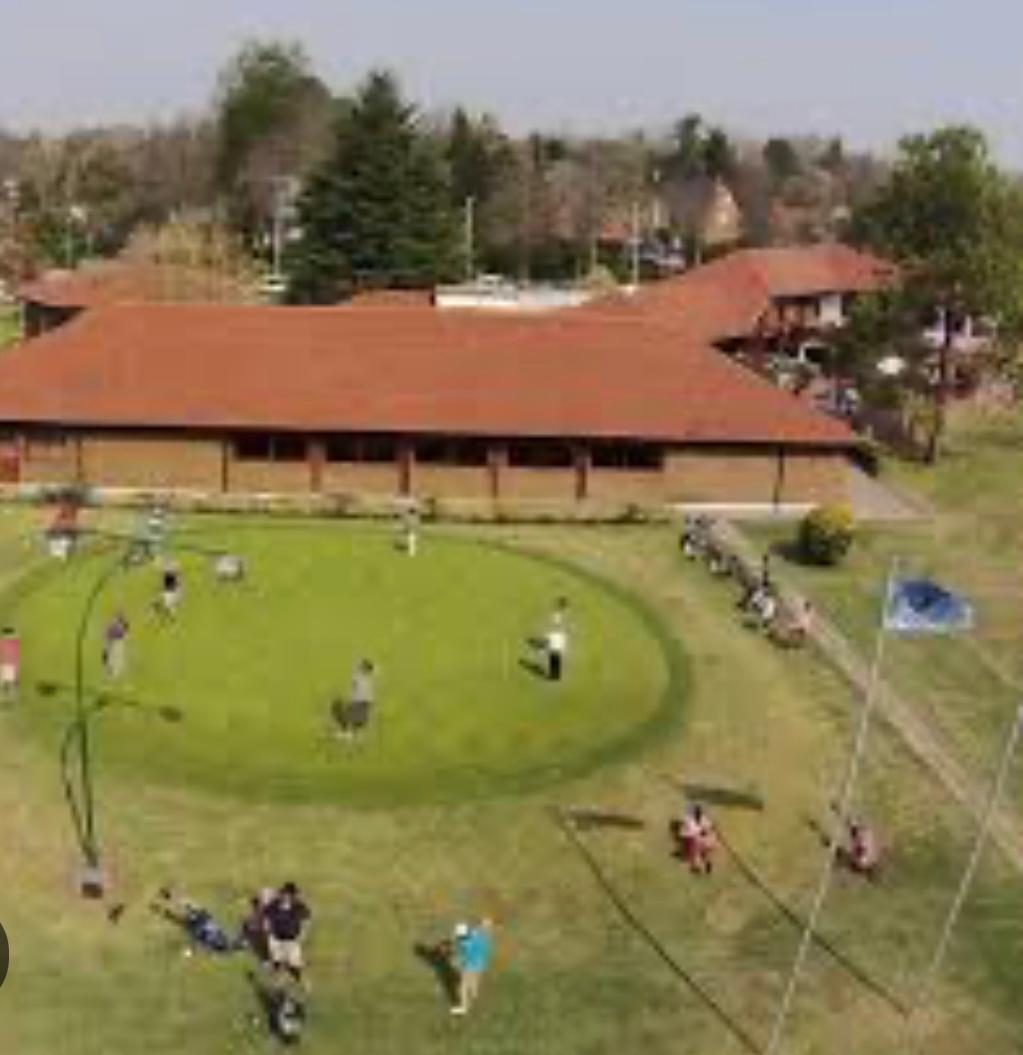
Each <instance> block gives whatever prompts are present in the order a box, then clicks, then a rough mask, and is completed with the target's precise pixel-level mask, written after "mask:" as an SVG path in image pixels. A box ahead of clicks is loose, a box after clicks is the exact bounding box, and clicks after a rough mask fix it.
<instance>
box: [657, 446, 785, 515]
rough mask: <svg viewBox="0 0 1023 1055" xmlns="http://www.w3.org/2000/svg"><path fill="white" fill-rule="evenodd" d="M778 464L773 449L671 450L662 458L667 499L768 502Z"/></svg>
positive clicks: (708, 448)
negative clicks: (767, 450) (663, 460)
mask: <svg viewBox="0 0 1023 1055" xmlns="http://www.w3.org/2000/svg"><path fill="white" fill-rule="evenodd" d="M777 467H778V461H777V456H776V454H775V452H774V451H770V452H766V451H758V450H751V451H743V450H731V449H727V448H715V447H707V448H689V449H687V450H679V451H672V452H671V453H669V454H668V456H667V458H666V460H665V467H664V473H665V494H666V497H667V498H668V500H669V501H684V502H751V503H752V502H770V501H772V499H773V497H774V488H775V478H776V474H777Z"/></svg>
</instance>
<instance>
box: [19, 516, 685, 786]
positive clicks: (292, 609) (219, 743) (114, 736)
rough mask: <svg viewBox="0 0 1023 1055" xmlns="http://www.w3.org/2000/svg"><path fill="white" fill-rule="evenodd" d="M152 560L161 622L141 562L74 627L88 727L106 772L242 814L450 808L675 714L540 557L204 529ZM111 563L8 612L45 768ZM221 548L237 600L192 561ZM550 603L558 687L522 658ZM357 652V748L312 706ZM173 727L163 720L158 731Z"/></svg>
mask: <svg viewBox="0 0 1023 1055" xmlns="http://www.w3.org/2000/svg"><path fill="white" fill-rule="evenodd" d="M169 545H170V549H171V551H172V552H176V554H177V561H178V563H179V564H180V567H181V571H182V575H183V581H184V585H185V590H184V602H183V607H182V609H181V613H180V618H179V619H178V620H177V621H176V622H175V623H173V624H170V625H167V624H165V623H164V622H163V621H162V620H161V619H160V617H159V616H158V615H156V614H155V613H154V612H153V611H152V605H153V601H154V598H155V597H156V596H157V591H158V584H159V568H158V567H157V566H156V565H153V564H150V565H146V566H143V567H141V568H135V569H131V570H129V571H127V572H124V573H119V574H116V576H115V578H114V579H113V581H112V582H111V584H110V586H109V587H107V588H106V589H105V590H104V592H103V593H102V595H101V597H100V602H99V604H98V606H97V608H96V611H95V616H94V617H93V618H92V620H91V621H90V625H89V634H88V636H87V639H86V655H87V660H88V661H87V664H86V686H87V693H88V695H89V698H90V699H91V700H93V701H96V700H97V699H100V700H104V699H105V700H107V701H109V703H108V705H107V706H104V707H103V708H102V711H101V713H100V717H99V718H98V719H97V721H96V722H94V726H95V728H96V740H97V743H98V751H99V753H100V759H101V762H102V764H103V766H104V769H109V770H110V771H111V772H115V771H116V772H121V773H126V774H131V775H134V776H135V777H136V778H143V779H145V780H147V781H150V780H159V781H162V782H164V783H168V784H187V785H189V786H192V787H207V788H209V789H211V790H215V791H220V792H228V793H231V794H234V795H236V796H239V797H244V798H246V799H248V800H258V799H261V798H265V799H271V800H272V799H282V798H284V799H289V800H292V801H295V800H316V799H324V800H327V801H336V802H349V803H351V802H362V803H368V804H373V805H381V804H384V803H391V802H396V801H422V800H424V799H428V800H452V799H458V798H460V797H464V796H465V795H480V794H482V795H494V794H496V793H498V792H499V791H501V790H504V789H506V788H509V789H510V788H521V787H523V786H528V785H531V784H536V783H543V782H545V781H549V780H552V779H554V780H557V779H563V777H564V776H565V775H566V774H568V773H575V772H580V771H582V770H585V769H586V768H589V767H592V765H594V764H596V763H597V762H599V761H602V760H604V759H606V758H608V757H613V756H615V755H617V754H619V753H621V752H622V751H624V750H627V749H628V747H629V746H630V745H632V744H633V743H635V742H637V741H639V740H642V739H643V737H644V735H649V733H650V731H651V729H653V728H656V727H657V726H658V725H659V724H663V723H664V722H665V721H668V720H670V719H671V717H672V715H673V714H676V713H677V712H678V706H679V704H680V702H681V692H682V685H681V680H680V679H681V660H680V659H679V658H678V656H677V655H669V654H667V653H666V651H665V649H666V647H667V646H668V645H669V643H670V639H668V638H667V637H666V636H664V635H661V636H660V637H659V636H658V635H657V633H656V630H657V624H656V622H655V621H654V620H652V619H651V618H650V617H649V616H648V615H647V614H646V613H645V612H644V611H643V608H642V606H640V605H638V604H637V602H635V601H634V600H631V599H630V598H629V597H628V596H627V595H626V594H624V593H623V592H622V591H621V590H617V591H613V592H612V591H611V590H609V589H608V588H606V587H604V586H602V585H601V584H600V583H599V582H598V581H597V580H595V579H594V578H593V577H592V576H587V577H584V576H581V575H580V574H579V573H578V572H576V571H574V570H572V569H571V568H569V567H565V566H562V565H558V564H555V563H553V562H551V561H549V560H546V561H540V560H537V559H532V558H525V557H523V556H520V555H516V554H514V553H511V552H507V551H504V550H501V549H500V548H498V547H496V546H490V545H482V544H480V543H477V542H472V541H468V540H453V539H448V538H443V537H436V536H428V537H427V539H426V544H425V545H424V547H423V549H422V552H421V553H420V554H419V556H418V557H416V558H415V559H409V558H407V557H405V556H403V555H402V554H400V553H398V552H396V550H395V546H394V536H393V533H391V532H390V531H380V530H376V531H374V530H368V529H349V528H339V527H315V526H307V527H302V526H294V525H293V526H290V527H284V528H281V527H277V528H273V527H266V528H264V529H262V530H258V529H253V528H250V529H241V530H239V529H238V528H237V527H235V528H231V527H223V526H222V527H215V526H214V527H206V528H205V529H204V530H201V531H191V532H188V531H186V532H184V533H176V534H173V535H172V537H171V539H170V542H169ZM175 546H177V547H178V548H177V550H175ZM122 550H123V546H121V545H119V544H118V545H114V546H112V547H111V546H109V545H104V546H103V547H102V550H101V552H99V553H96V554H94V555H92V556H91V557H90V558H89V559H83V560H81V561H78V562H72V563H71V564H70V565H69V566H68V567H67V568H66V569H64V568H62V567H60V566H59V565H55V566H54V567H55V573H54V574H52V575H51V576H49V577H48V578H47V580H46V581H45V582H44V583H42V584H40V585H39V586H38V588H36V589H34V590H33V591H32V592H29V593H27V594H26V596H24V597H23V598H22V600H21V602H20V604H19V605H18V606H17V607H16V609H15V610H14V612H13V615H12V618H13V619H14V621H15V622H16V624H17V626H18V628H19V631H20V633H21V635H22V637H23V639H24V663H25V672H24V681H25V684H26V693H25V696H24V700H23V703H24V706H23V707H22V708H20V709H19V712H18V715H17V717H16V723H15V724H16V725H17V727H18V729H19V731H21V730H24V731H25V732H26V733H31V732H36V733H39V734H40V735H41V736H42V737H43V742H44V743H45V744H46V745H48V746H49V747H50V749H51V750H53V752H54V754H56V752H57V750H58V745H59V741H60V738H61V736H62V735H63V733H64V730H65V729H66V727H67V724H68V717H69V715H70V714H71V713H72V710H73V706H74V697H73V691H72V686H73V682H74V669H75V668H74V661H75V647H74V641H75V635H76V633H77V631H78V626H79V622H80V613H81V612H82V611H83V608H84V603H85V599H86V597H87V596H88V594H89V592H90V591H91V590H92V588H93V584H94V583H95V582H96V581H97V579H98V578H99V577H100V576H101V575H102V574H103V573H104V572H105V570H106V569H107V568H109V567H110V566H111V565H116V563H117V562H118V560H119V558H120V555H121V552H122ZM223 550H229V551H231V552H237V553H239V554H242V555H243V556H244V558H245V561H246V565H247V567H248V569H249V574H248V577H247V580H246V581H245V582H244V583H243V584H241V585H238V586H233V587H232V586H228V585H224V584H221V583H218V582H216V581H215V580H214V577H213V575H212V574H211V567H210V565H211V559H210V556H209V555H208V552H216V551H223ZM204 551H208V552H204ZM561 596H564V597H566V598H567V599H568V600H569V603H570V620H569V625H570V627H571V631H572V633H571V643H570V647H571V655H570V656H569V658H568V662H567V671H566V677H565V679H564V680H563V681H562V682H560V683H558V684H554V683H551V682H549V681H547V680H546V678H544V677H540V676H538V673H537V670H535V669H532V664H533V663H535V662H536V661H537V660H538V659H539V656H538V655H537V652H536V650H535V649H530V648H529V646H528V645H527V643H526V642H527V639H528V638H529V637H531V636H532V637H536V636H537V635H539V634H542V633H543V631H544V630H545V627H546V624H547V621H548V619H549V615H550V612H551V610H552V607H553V604H554V600H555V598H558V597H561ZM118 611H120V612H123V613H124V614H125V615H126V616H127V618H128V620H129V622H130V624H131V625H132V634H131V637H130V639H129V646H128V654H129V664H128V670H127V672H126V676H125V677H124V678H123V679H122V680H121V681H119V682H118V683H116V684H112V683H111V682H110V680H109V679H108V678H106V676H105V675H104V673H103V670H102V666H101V661H100V657H101V643H102V632H103V628H104V627H105V625H106V624H107V623H108V622H109V621H110V619H111V618H112V617H113V615H114V614H115V613H116V612H118ZM651 627H652V628H653V630H654V632H653V633H652V632H651ZM675 651H676V652H677V648H676V649H675ZM363 656H366V657H370V658H371V659H372V660H373V662H374V663H375V664H376V666H377V668H378V676H377V705H376V709H375V712H374V716H373V721H372V723H371V725H370V728H369V730H368V732H367V733H366V734H365V735H364V737H363V738H362V740H361V741H360V743H359V744H358V745H355V746H353V745H351V744H348V743H346V742H342V741H339V739H338V737H337V736H336V735H335V734H336V727H335V725H334V722H333V720H332V719H331V716H330V707H329V704H330V701H331V700H332V699H334V698H335V697H338V696H340V697H345V696H346V694H347V693H348V690H349V684H350V679H351V673H352V670H353V668H354V666H355V664H356V663H357V662H358V660H359V659H360V657H363ZM670 668H673V669H674V670H675V678H676V682H675V684H672V685H671V686H670V687H669V678H668V672H669V669H670ZM168 709H170V712H169V713H170V716H171V717H172V718H175V719H177V718H178V716H179V715H180V719H179V720H175V721H173V722H171V723H168V722H167V721H164V720H162V718H161V716H164V715H167V714H168Z"/></svg>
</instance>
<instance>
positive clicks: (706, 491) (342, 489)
mask: <svg viewBox="0 0 1023 1055" xmlns="http://www.w3.org/2000/svg"><path fill="white" fill-rule="evenodd" d="M79 445H80V448H81V465H82V477H83V481H84V482H85V483H88V484H92V485H95V486H101V487H102V486H108V487H118V486H120V487H143V488H145V487H154V488H156V487H168V488H170V487H180V488H194V489H200V490H207V491H214V492H215V491H219V490H221V488H222V481H223V475H224V464H223V459H224V445H223V443H222V442H221V441H220V440H219V439H217V438H215V437H196V438H194V439H189V438H176V437H168V436H159V435H146V434H144V433H137V434H121V435H117V434H113V433H109V434H92V435H82V436H80V437H76V436H75V435H74V434H72V435H71V436H69V437H68V440H67V442H66V443H65V444H63V445H54V444H49V445H44V444H42V443H38V444H35V445H34V444H33V443H32V442H31V441H29V442H28V443H23V444H21V449H22V451H23V457H22V464H21V479H22V480H23V481H24V482H26V483H72V482H74V481H75V480H76V479H77V477H78V472H77V468H78V453H77V452H78V447H79ZM495 457H496V460H497V463H498V467H499V469H498V471H499V474H500V490H499V495H498V498H499V499H506V500H509V501H514V500H522V501H527V502H528V501H531V500H537V501H548V502H563V503H571V502H574V501H575V499H576V488H577V475H576V472H575V470H573V469H530V468H523V467H514V468H513V467H510V466H508V465H506V464H500V463H501V460H502V459H501V458H500V451H497V452H496V455H495ZM784 463H785V470H784V477H783V480H782V489H781V493H780V494H779V495H778V498H779V500H780V501H781V502H785V503H817V502H825V501H829V502H834V501H847V500H848V493H847V487H848V471H849V470H848V462H847V460H846V458H845V456H844V455H843V454H842V453H840V452H839V453H831V452H827V451H812V450H807V451H792V450H789V451H787V452H786V453H785V456H784ZM227 479H228V490H230V491H232V492H235V493H246V492H249V493H270V494H273V493H288V494H294V493H307V492H310V491H312V490H313V479H314V474H313V472H312V469H311V467H310V464H309V463H308V462H248V461H237V460H234V459H232V460H231V461H230V462H229V464H228V466H227ZM401 480H402V471H401V468H400V467H399V466H398V465H397V464H395V465H368V464H346V463H336V462H325V463H323V464H322V467H321V471H320V483H321V490H322V491H323V492H325V493H327V494H353V495H358V494H364V495H377V496H383V495H397V494H400V493H401ZM777 481H778V454H777V451H776V450H774V449H771V450H766V449H760V450H756V449H752V450H743V449H741V448H726V447H695V446H694V447H689V448H681V449H678V450H675V451H670V452H669V453H668V454H667V456H666V459H665V468H664V471H663V473H658V472H642V471H633V470H611V469H592V468H591V469H590V470H589V473H588V486H587V497H588V498H589V499H591V500H593V501H597V502H616V501H618V502H640V503H651V504H654V503H658V502H664V501H667V502H672V501H689V502H700V501H703V502H721V503H732V502H734V503H746V502H748V503H770V502H772V501H773V500H774V499H775V491H776V487H777ZM412 489H413V493H414V494H416V495H418V496H420V497H437V498H440V499H458V498H465V499H476V500H479V499H483V500H486V499H489V498H490V497H491V470H490V469H489V468H487V467H472V468H467V467H456V466H438V465H419V466H415V467H413V470H412Z"/></svg>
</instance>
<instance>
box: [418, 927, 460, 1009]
mask: <svg viewBox="0 0 1023 1055" xmlns="http://www.w3.org/2000/svg"><path fill="white" fill-rule="evenodd" d="M412 951H413V953H415V955H416V956H417V957H418V959H419V960H420V961H422V963H424V964H425V965H426V966H427V967H429V968H430V970H431V971H433V974H434V977H435V978H436V979H437V985H438V987H439V988H440V991H441V993H442V994H443V996H444V999H445V1000H446V1001H447V1002H448V1004H450V1005H451V1006H454V1005H455V1004H456V1003H457V1002H458V972H457V971H456V970H455V966H454V964H453V963H452V961H451V946H450V945H449V943H448V942H445V941H440V942H436V943H435V944H433V945H427V944H426V943H425V942H417V943H416V944H415V945H413V946H412Z"/></svg>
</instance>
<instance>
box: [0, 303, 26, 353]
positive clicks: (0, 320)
mask: <svg viewBox="0 0 1023 1055" xmlns="http://www.w3.org/2000/svg"><path fill="white" fill-rule="evenodd" d="M20 339H21V312H20V311H19V309H18V308H17V307H11V306H9V305H4V304H0V349H2V348H6V347H7V345H9V344H14V343H15V342H16V341H19V340H20Z"/></svg>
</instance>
